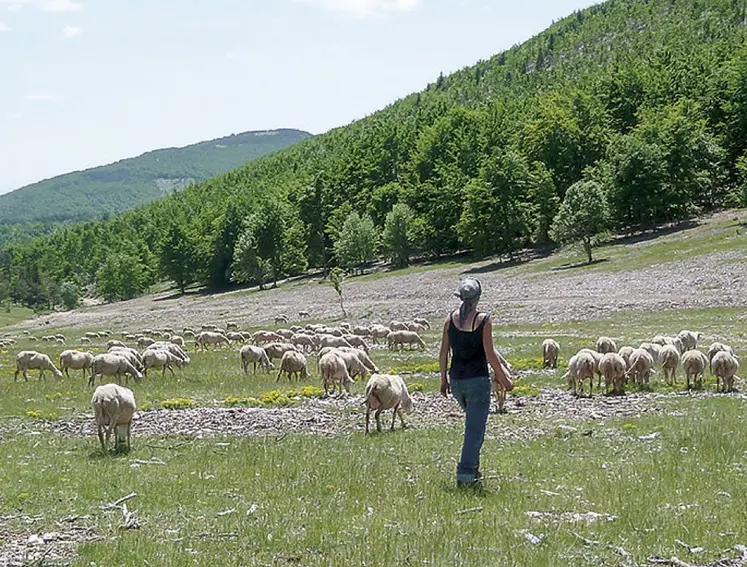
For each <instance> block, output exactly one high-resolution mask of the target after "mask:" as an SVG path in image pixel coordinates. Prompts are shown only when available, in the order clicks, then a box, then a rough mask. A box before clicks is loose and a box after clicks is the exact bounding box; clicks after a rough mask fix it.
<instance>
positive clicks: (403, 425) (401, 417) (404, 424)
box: [397, 407, 407, 429]
mask: <svg viewBox="0 0 747 567" xmlns="http://www.w3.org/2000/svg"><path fill="white" fill-rule="evenodd" d="M397 415H399V422H400V423H401V424H402V429H407V424H406V423H405V418H404V417H403V415H402V408H401V407H397Z"/></svg>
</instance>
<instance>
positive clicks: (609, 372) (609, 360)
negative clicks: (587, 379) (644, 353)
mask: <svg viewBox="0 0 747 567" xmlns="http://www.w3.org/2000/svg"><path fill="white" fill-rule="evenodd" d="M626 370H627V366H626V364H625V361H624V360H623V358H622V357H621V356H620V355H619V354H617V353H615V352H608V353H606V354H605V355H604V356H603V357H602V360H601V361H600V362H599V371H600V372H601V373H602V375H603V376H604V391H605V393H607V392H609V387H610V384H611V385H612V391H613V393H615V394H622V393H623V381H624V380H625V371H626Z"/></svg>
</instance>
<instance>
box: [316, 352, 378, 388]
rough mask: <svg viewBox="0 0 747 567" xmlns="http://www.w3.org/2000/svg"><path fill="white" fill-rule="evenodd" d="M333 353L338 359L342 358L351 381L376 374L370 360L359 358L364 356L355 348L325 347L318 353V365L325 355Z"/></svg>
mask: <svg viewBox="0 0 747 567" xmlns="http://www.w3.org/2000/svg"><path fill="white" fill-rule="evenodd" d="M330 352H335V353H337V354H338V355H339V356H340V358H342V359H343V360H344V361H345V367H346V368H347V370H348V374H349V375H350V378H351V379H353V380H354V379H355V377H356V376H360V377H361V378H366V376H368V375H369V374H373V373H375V372H376V367H375V366H373V363H372V362H371V359H370V358H368V357H367V356H366V359H365V361H364V359H362V358H361V356H360V355H365V354H366V353H364V352H363V351H360V350H358V349H355V348H352V347H350V348H335V347H325V348H323V349H322V350H320V351H319V361H318V362H319V363H321V360H322V357H323V356H324V355H326V354H327V353H330ZM319 372H320V373H321V367H319Z"/></svg>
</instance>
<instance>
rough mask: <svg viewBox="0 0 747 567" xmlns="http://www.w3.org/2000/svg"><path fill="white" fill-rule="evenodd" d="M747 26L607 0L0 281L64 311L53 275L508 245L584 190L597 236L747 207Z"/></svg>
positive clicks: (675, 3)
mask: <svg viewBox="0 0 747 567" xmlns="http://www.w3.org/2000/svg"><path fill="white" fill-rule="evenodd" d="M746 24H747V7H746V6H745V5H744V3H743V2H737V1H732V0H645V1H644V0H609V1H608V2H606V3H603V4H599V5H597V6H593V7H591V8H588V9H585V10H583V11H579V12H576V13H574V14H572V15H571V16H569V17H567V18H565V19H563V20H562V21H559V22H557V23H555V24H553V25H552V26H550V27H549V28H548V29H547V30H545V31H544V32H542V33H541V34H539V35H538V36H536V37H534V38H531V39H529V40H528V41H526V42H525V43H523V44H522V45H518V46H515V47H513V48H511V49H509V50H508V51H506V52H503V53H500V54H498V55H496V56H494V57H492V58H491V59H489V60H486V61H481V62H478V63H477V64H476V65H474V66H472V67H469V68H466V69H463V70H461V71H459V72H456V73H454V74H452V75H450V76H440V77H438V78H437V79H436V80H435V81H434V82H433V83H431V84H430V85H428V86H427V87H426V88H425V89H424V90H423V91H421V92H418V93H414V94H412V95H410V96H407V97H406V98H404V99H402V100H399V101H397V102H395V103H393V104H392V105H390V106H388V107H387V108H385V109H383V110H381V111H379V112H376V113H374V114H373V115H371V116H369V117H367V118H365V119H363V120H360V121H357V122H355V123H352V124H350V125H348V126H345V127H342V128H338V129H335V130H333V131H330V132H328V133H326V134H324V135H322V136H316V137H314V138H311V139H308V140H304V141H302V142H301V143H299V144H296V145H294V146H292V147H290V148H288V149H286V150H284V151H281V152H277V153H275V154H274V155H272V156H267V157H264V158H260V159H258V160H256V161H254V162H252V163H250V164H247V165H245V166H243V167H241V168H239V169H237V170H234V171H231V172H229V173H225V174H222V175H219V176H217V177H215V178H212V179H209V180H207V181H204V182H201V183H197V184H195V185H192V186H190V187H189V188H187V189H185V190H184V191H181V192H179V193H176V194H174V195H170V196H169V197H167V198H165V199H161V200H159V201H157V202H155V203H152V204H150V205H147V206H144V207H141V208H139V209H137V210H135V211H132V212H130V213H126V214H124V215H120V216H117V217H115V218H112V219H109V220H107V221H105V222H97V223H85V224H81V225H76V226H68V227H63V228H61V229H60V230H58V231H56V232H55V233H54V234H52V235H50V236H46V237H41V238H37V239H34V240H33V241H31V242H28V243H26V244H23V245H14V246H13V247H10V248H6V249H7V253H6V254H5V256H4V257H3V255H2V254H0V266H2V267H3V270H2V273H4V274H5V277H6V281H7V282H10V283H9V284H7V285H8V287H9V288H10V290H11V291H10V293H11V295H12V297H13V298H14V299H15V300H16V301H19V302H23V303H27V304H42V305H44V304H49V303H59V301H58V299H57V297H58V295H59V289H60V286H61V285H63V284H66V283H67V284H69V286H78V287H86V288H87V289H88V290H91V291H93V292H95V293H96V294H98V295H100V296H101V297H104V298H105V299H107V300H116V299H123V298H131V297H134V296H137V295H138V294H141V293H143V292H144V291H146V290H148V289H149V287H150V286H152V285H153V284H154V283H155V282H158V281H159V280H162V279H168V280H171V281H174V282H175V283H176V284H177V286H178V287H179V288H181V289H184V287H185V286H186V285H189V284H190V283H192V282H198V283H200V284H205V285H208V286H211V287H213V288H220V287H225V286H227V285H229V284H231V283H233V282H237V283H244V282H247V283H262V282H264V281H266V280H270V281H272V280H275V279H277V278H282V277H284V276H286V275H293V274H299V273H303V271H304V270H305V268H306V267H307V266H319V267H325V268H327V267H329V266H331V265H334V264H341V265H343V266H344V267H346V268H348V269H352V268H358V267H360V266H365V265H366V262H367V261H368V260H370V259H371V258H372V257H375V255H376V251H377V250H380V251H382V252H381V253H383V255H385V256H386V257H389V258H392V259H393V260H395V262H397V263H401V264H406V263H407V261H408V258H409V257H410V256H412V255H421V256H428V255H433V256H438V255H441V254H445V253H452V252H455V251H457V250H464V249H467V250H472V251H474V252H475V254H476V255H480V256H485V255H500V256H503V257H504V258H505V257H513V256H514V255H515V254H516V253H517V251H519V250H520V249H522V248H523V247H526V246H532V245H534V244H537V243H545V244H546V243H548V241H549V240H550V239H551V238H556V240H557V241H558V242H562V241H563V240H564V239H563V238H561V236H562V235H560V236H559V235H558V234H557V232H556V231H553V230H550V229H551V228H552V226H553V223H554V219H555V218H556V215H557V214H558V212H559V211H560V210H561V208H560V207H561V204H562V203H563V201H564V200H565V199H566V193H567V192H568V191H569V189H571V188H574V191H573V192H571V195H573V196H574V197H576V196H577V195H578V194H579V192H582V191H587V193H588V192H589V188H591V189H592V190H593V192H592V193H591V194H593V195H596V196H598V197H599V198H598V199H596V200H586V201H584V203H585V205H584V208H585V209H589V210H592V211H593V210H594V209H599V210H602V212H604V213H605V214H603V215H599V219H598V221H599V222H597V224H596V226H595V234H594V237H596V236H597V234H596V232H610V233H613V232H623V233H628V232H631V233H632V232H635V231H639V230H642V229H647V228H650V227H652V226H655V225H656V224H658V223H662V222H669V221H677V220H683V219H686V218H689V217H691V216H693V215H696V214H699V213H702V212H707V211H710V210H713V209H717V208H720V207H724V206H739V205H742V204H744V202H745V196H746V194H747V191H746V189H745V188H747V119H745V117H746V116H747V45H745V25H746ZM580 182H581V183H580ZM569 208H570V210H571V211H573V208H572V207H566V210H568V209H569ZM575 224H576V225H577V226H585V224H584V223H583V221H578V222H576V223H575ZM362 228H364V229H365V230H361V229H362ZM377 231H378V232H377ZM382 233H383V234H382ZM380 234H382V236H381V237H379V235H380ZM359 235H363V236H364V237H365V238H363V239H359V238H358V236H359ZM379 244H380V246H379ZM0 287H1V286H0Z"/></svg>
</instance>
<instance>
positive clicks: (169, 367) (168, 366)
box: [166, 364, 176, 378]
mask: <svg viewBox="0 0 747 567" xmlns="http://www.w3.org/2000/svg"><path fill="white" fill-rule="evenodd" d="M166 368H168V369H169V372H171V376H172V377H174V378H176V374H174V369H173V368H171V365H170V364H167V365H166Z"/></svg>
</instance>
